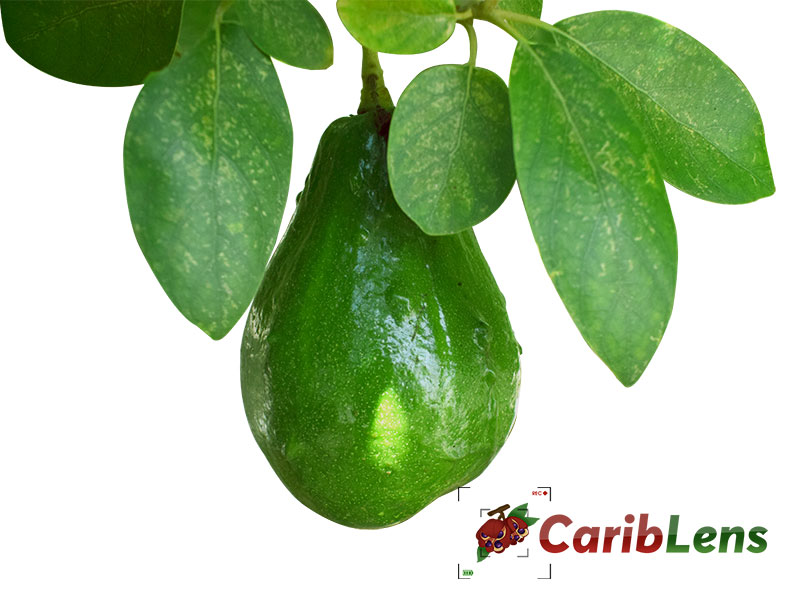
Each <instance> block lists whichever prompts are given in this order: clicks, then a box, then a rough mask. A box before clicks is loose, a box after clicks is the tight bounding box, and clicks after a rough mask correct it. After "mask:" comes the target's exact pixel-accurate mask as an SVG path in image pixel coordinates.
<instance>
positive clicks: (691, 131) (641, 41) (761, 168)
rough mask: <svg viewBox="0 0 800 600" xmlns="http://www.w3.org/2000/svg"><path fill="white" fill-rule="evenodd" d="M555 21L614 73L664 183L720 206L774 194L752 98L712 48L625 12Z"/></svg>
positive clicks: (642, 16)
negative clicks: (646, 137)
mask: <svg viewBox="0 0 800 600" xmlns="http://www.w3.org/2000/svg"><path fill="white" fill-rule="evenodd" d="M556 26H557V27H558V28H560V29H562V30H564V31H565V32H567V33H568V34H569V35H570V36H572V37H574V38H576V39H577V40H580V42H581V43H582V45H583V46H584V47H585V48H586V50H587V52H589V53H591V54H592V55H593V56H594V57H595V58H596V59H597V60H598V61H600V62H601V63H603V64H604V65H605V66H606V67H607V68H608V70H609V71H610V72H611V73H612V74H613V75H614V76H615V77H614V79H615V80H616V83H617V84H618V86H619V87H620V89H621V90H622V91H623V93H624V94H625V96H626V97H627V99H628V100H629V101H630V103H631V105H632V106H635V107H636V109H637V112H638V113H639V115H640V116H641V121H642V125H643V129H644V131H645V133H646V134H647V135H648V137H649V139H650V143H651V146H652V148H653V150H654V152H655V153H656V155H657V157H658V160H659V164H660V167H661V171H662V174H663V176H664V178H665V179H666V180H667V181H668V182H669V183H671V184H672V185H674V186H675V187H677V188H679V189H681V190H683V191H685V192H687V193H689V194H692V195H693V196H697V197H698V198H703V199H705V200H710V201H713V202H721V203H725V204H741V203H745V202H752V201H753V200H757V199H758V198H762V197H764V196H769V195H771V194H772V193H773V192H774V191H775V185H774V183H773V180H772V171H771V169H770V164H769V157H768V156H767V148H766V143H765V141H764V126H763V124H762V122H761V116H760V115H759V113H758V109H757V108H756V105H755V102H754V101H753V98H752V97H751V96H750V93H749V92H748V91H747V88H745V86H744V84H743V83H742V82H741V81H740V80H739V78H738V77H737V76H736V74H735V73H734V72H733V71H731V70H730V68H728V67H727V66H726V65H725V63H723V62H722V61H721V60H720V59H719V58H718V57H717V56H716V55H715V54H714V53H713V52H711V50H709V49H708V48H706V47H705V46H703V45H702V44H701V43H700V42H698V41H697V40H695V39H694V38H693V37H691V36H689V35H688V34H686V33H684V32H683V31H681V30H680V29H677V28H675V27H672V26H671V25H667V24H666V23H663V22H662V21H659V20H657V19H654V18H652V17H648V16H646V15H641V14H637V13H632V12H622V11H603V12H594V13H588V14H584V15H579V16H577V17H572V18H569V19H566V20H564V21H561V22H560V23H558V24H557V25H556Z"/></svg>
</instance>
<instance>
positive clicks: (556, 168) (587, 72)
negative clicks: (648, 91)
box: [509, 40, 678, 386]
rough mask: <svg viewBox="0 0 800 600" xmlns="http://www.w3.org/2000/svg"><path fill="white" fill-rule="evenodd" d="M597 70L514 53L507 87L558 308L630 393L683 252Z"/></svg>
mask: <svg viewBox="0 0 800 600" xmlns="http://www.w3.org/2000/svg"><path fill="white" fill-rule="evenodd" d="M558 41H563V40H558ZM593 62H594V60H593V59H592V58H591V57H590V56H588V55H586V54H585V52H583V51H582V50H580V49H579V48H575V47H572V46H570V47H569V48H567V47H564V46H563V45H562V44H543V45H529V44H526V43H520V44H518V46H517V50H516V52H515V54H514V60H513V63H512V67H511V77H510V84H509V93H510V98H511V118H512V123H513V128H514V157H515V162H516V167H517V176H518V178H519V186H520V192H521V194H522V198H523V201H524V204H525V209H526V211H527V213H528V220H529V221H530V225H531V229H532V230H533V234H534V237H535V238H536V242H537V244H538V246H539V251H540V253H541V256H542V259H543V261H544V264H545V267H546V268H547V271H548V273H549V274H550V277H551V279H552V281H553V283H554V284H555V287H556V289H557V290H558V293H559V295H560V296H561V299H562V300H563V301H564V304H565V305H566V307H567V310H568V311H569V313H570V315H571V316H572V319H573V320H574V321H575V324H576V325H577V326H578V329H579V330H580V332H581V334H582V335H583V337H584V339H585V340H586V342H587V343H588V344H589V346H590V347H591V348H592V349H593V350H594V351H595V352H596V353H597V354H598V355H599V356H600V358H601V359H602V360H603V361H604V362H605V363H606V364H607V365H608V366H609V367H610V368H611V370H612V371H613V372H614V374H615V375H616V377H617V378H618V379H619V380H620V381H621V382H622V383H623V384H624V385H626V386H630V385H633V384H634V383H635V382H636V380H637V379H638V378H639V377H640V376H641V374H642V372H643V371H644V369H645V367H646V366H647V364H648V363H649V361H650V359H651V357H652V356H653V353H654V352H655V350H656V348H657V347H658V344H659V342H660V340H661V336H662V334H663V333H664V329H665V328H666V326H667V321H668V320H669V317H670V313H671V312H672V303H673V298H674V294H675V278H676V273H677V263H678V247H677V239H676V234H675V224H674V222H673V220H672V213H671V212H670V208H669V203H668V200H667V195H666V191H665V189H664V183H663V181H662V178H661V175H660V173H659V171H658V165H657V161H656V160H655V158H654V157H653V156H652V155H651V154H650V150H649V148H648V145H647V141H646V139H645V137H644V134H643V133H642V132H641V130H640V128H639V126H638V124H637V122H636V120H635V119H632V118H631V116H630V114H629V112H628V108H627V105H626V104H625V102H624V101H623V100H622V99H621V98H620V96H619V95H618V93H617V90H616V89H615V88H614V86H613V85H611V84H610V83H609V82H608V80H607V79H606V78H605V77H604V76H603V75H602V74H601V73H598V70H597V69H596V68H595V65H594V64H592V63H593Z"/></svg>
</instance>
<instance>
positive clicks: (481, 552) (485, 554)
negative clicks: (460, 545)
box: [478, 546, 489, 562]
mask: <svg viewBox="0 0 800 600" xmlns="http://www.w3.org/2000/svg"><path fill="white" fill-rule="evenodd" d="M487 558H489V551H488V550H486V548H484V547H483V546H478V562H481V561H482V560H486V559H487Z"/></svg>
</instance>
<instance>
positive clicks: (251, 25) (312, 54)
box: [236, 0, 333, 69]
mask: <svg viewBox="0 0 800 600" xmlns="http://www.w3.org/2000/svg"><path fill="white" fill-rule="evenodd" d="M236 8H237V12H238V14H239V19H240V21H241V23H242V26H243V27H244V28H245V30H246V31H247V34H248V35H249V36H250V39H252V40H253V42H254V43H255V45H256V46H258V47H259V48H261V50H262V51H263V52H265V53H266V54H269V55H270V56H271V57H272V58H277V59H278V60H280V61H282V62H285V63H286V64H289V65H292V66H295V67H301V68H303V69H327V68H328V67H330V66H331V65H332V64H333V42H332V41H331V34H330V32H329V31H328V27H327V25H325V21H324V20H323V19H322V17H321V16H320V14H319V13H318V12H317V10H316V9H315V8H314V7H313V6H311V4H310V3H309V2H307V1H306V0H237V2H236Z"/></svg>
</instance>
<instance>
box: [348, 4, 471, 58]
mask: <svg viewBox="0 0 800 600" xmlns="http://www.w3.org/2000/svg"><path fill="white" fill-rule="evenodd" d="M336 8H337V9H338V11H339V17H340V18H341V19H342V23H344V26H345V27H346V28H347V30H348V31H349V32H350V34H351V35H352V36H353V37H354V38H356V40H358V42H359V43H360V44H362V45H364V46H366V47H367V48H369V49H371V50H375V51H376V52H389V53H392V54H417V53H420V52H428V51H429V50H433V49H434V48H437V47H439V46H441V45H442V44H444V43H445V42H446V41H447V40H448V39H449V38H450V36H451V35H452V34H453V30H454V29H455V27H456V7H455V2H454V1H453V0H338V1H337V2H336Z"/></svg>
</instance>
